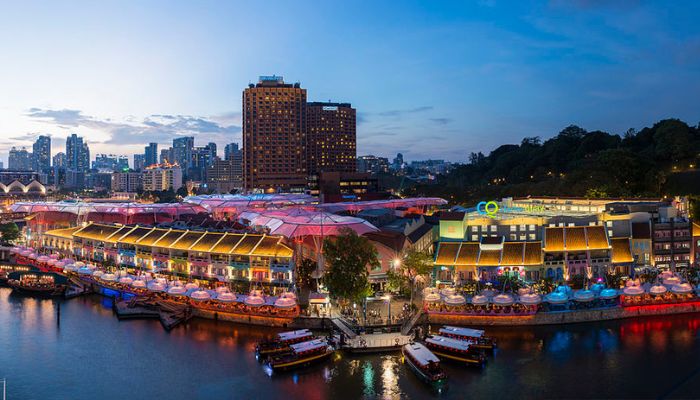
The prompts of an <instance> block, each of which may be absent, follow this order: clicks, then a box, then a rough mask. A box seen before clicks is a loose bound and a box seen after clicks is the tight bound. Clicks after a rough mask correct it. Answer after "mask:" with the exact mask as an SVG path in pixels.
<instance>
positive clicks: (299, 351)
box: [267, 339, 335, 371]
mask: <svg viewBox="0 0 700 400" xmlns="http://www.w3.org/2000/svg"><path fill="white" fill-rule="evenodd" d="M289 348H290V351H289V352H288V353H285V354H278V355H273V356H271V357H270V359H269V360H268V361H267V366H268V367H270V368H271V369H272V370H273V371H284V370H289V369H293V368H299V367H303V366H306V365H310V364H312V363H315V362H319V361H321V360H324V359H326V358H328V357H330V356H331V355H332V354H333V353H334V352H335V348H334V347H333V346H331V345H329V344H328V341H327V340H325V339H314V340H309V341H306V342H301V343H295V344H292V345H290V346H289Z"/></svg>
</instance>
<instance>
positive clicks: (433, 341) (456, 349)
mask: <svg viewBox="0 0 700 400" xmlns="http://www.w3.org/2000/svg"><path fill="white" fill-rule="evenodd" d="M425 345H426V347H428V348H429V349H430V350H432V351H433V353H435V354H436V355H437V356H438V357H443V358H447V359H450V360H452V361H459V362H463V363H466V364H469V365H475V366H479V367H481V366H483V365H484V363H485V362H486V358H485V357H484V355H483V354H482V351H481V350H479V349H476V348H474V347H473V344H472V343H471V342H468V341H465V340H459V339H454V338H448V337H445V336H431V337H428V338H426V339H425Z"/></svg>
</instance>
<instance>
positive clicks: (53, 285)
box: [7, 272, 66, 297]
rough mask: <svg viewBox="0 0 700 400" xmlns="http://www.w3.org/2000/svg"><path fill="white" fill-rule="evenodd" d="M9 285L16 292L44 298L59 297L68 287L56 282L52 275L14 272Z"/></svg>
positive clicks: (10, 275)
mask: <svg viewBox="0 0 700 400" xmlns="http://www.w3.org/2000/svg"><path fill="white" fill-rule="evenodd" d="M7 285H8V286H10V287H11V288H12V290H13V291H14V292H17V293H20V294H27V295H32V296H42V297H49V296H59V295H62V294H63V292H64V291H65V289H66V285H64V284H59V283H57V282H56V277H55V276H54V275H53V274H52V273H41V272H29V273H25V272H12V273H10V274H9V279H8V281H7Z"/></svg>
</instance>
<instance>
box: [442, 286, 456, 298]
mask: <svg viewBox="0 0 700 400" xmlns="http://www.w3.org/2000/svg"><path fill="white" fill-rule="evenodd" d="M440 294H441V295H443V296H445V297H447V296H452V295H453V294H455V289H454V288H451V287H446V288H444V289H442V290H441V291H440Z"/></svg>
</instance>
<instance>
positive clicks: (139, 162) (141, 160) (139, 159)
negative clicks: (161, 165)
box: [134, 154, 153, 171]
mask: <svg viewBox="0 0 700 400" xmlns="http://www.w3.org/2000/svg"><path fill="white" fill-rule="evenodd" d="M151 165H153V164H151ZM145 167H146V156H145V155H144V154H134V169H135V170H137V171H143V169H144V168H145Z"/></svg>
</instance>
